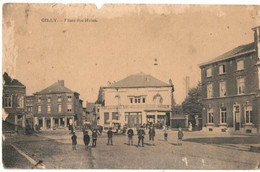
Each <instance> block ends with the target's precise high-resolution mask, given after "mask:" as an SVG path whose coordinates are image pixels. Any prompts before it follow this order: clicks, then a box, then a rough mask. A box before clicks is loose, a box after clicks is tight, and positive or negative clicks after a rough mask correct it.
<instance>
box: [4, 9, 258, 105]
mask: <svg viewBox="0 0 260 172" xmlns="http://www.w3.org/2000/svg"><path fill="white" fill-rule="evenodd" d="M258 9H259V7H257V6H188V5H160V6H156V5H150V6H149V5H139V6H138V5H128V6H127V5H123V6H122V5H121V6H119V5H105V6H103V7H102V8H101V10H97V9H96V8H95V7H94V6H92V5H70V6H69V5H68V6H65V5H53V4H52V5H46V4H45V5H39V4H38V5H35V4H34V5H32V4H31V5H27V4H22V5H14V4H10V5H7V6H5V7H4V13H3V15H4V21H3V23H4V26H3V32H4V33H3V41H4V42H3V72H8V73H9V74H10V75H11V76H12V77H15V78H17V79H18V80H19V81H21V82H22V83H23V84H24V85H26V89H27V94H28V95H30V94H33V93H34V92H36V91H40V90H42V89H44V88H46V87H47V86H49V85H51V84H53V83H54V82H56V81H57V80H62V79H63V80H65V86H66V87H68V88H70V89H71V90H73V91H77V92H79V93H80V97H81V99H83V100H84V105H85V102H86V101H90V102H94V101H96V99H97V94H98V90H99V87H100V86H106V85H107V83H108V81H119V80H121V79H123V78H125V77H127V76H128V75H131V74H136V73H139V72H143V73H146V74H151V75H153V76H154V77H156V78H158V79H160V80H162V81H164V82H168V81H169V79H170V78H171V79H172V81H173V83H174V85H175V93H174V96H175V99H176V102H177V103H179V104H180V103H181V102H182V101H183V99H184V98H185V94H186V91H185V77H186V76H189V77H190V86H191V87H194V86H196V84H197V83H198V82H199V81H200V75H201V74H200V69H199V67H198V64H200V63H202V62H206V61H208V60H211V59H213V58H215V57H217V56H219V55H221V54H222V53H224V52H226V51H228V50H231V49H232V48H235V47H236V46H239V45H242V44H247V43H250V42H252V41H253V31H252V30H251V28H253V27H255V26H257V25H259V21H260V20H259V14H258V13H257V11H258ZM42 18H56V19H57V20H58V22H42V21H41V20H42ZM65 18H67V19H78V18H79V19H85V18H88V19H93V20H94V19H95V20H97V22H70V23H68V22H64V19H65ZM155 58H156V59H157V62H158V65H157V66H154V59H155Z"/></svg>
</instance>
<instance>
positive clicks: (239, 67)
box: [237, 60, 244, 71]
mask: <svg viewBox="0 0 260 172" xmlns="http://www.w3.org/2000/svg"><path fill="white" fill-rule="evenodd" d="M243 69H244V60H238V61H237V70H238V71H239V70H243Z"/></svg>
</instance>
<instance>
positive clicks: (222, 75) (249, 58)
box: [200, 27, 260, 133]
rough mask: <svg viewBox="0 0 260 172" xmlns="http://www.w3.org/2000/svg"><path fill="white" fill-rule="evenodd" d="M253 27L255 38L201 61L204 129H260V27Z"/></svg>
mask: <svg viewBox="0 0 260 172" xmlns="http://www.w3.org/2000/svg"><path fill="white" fill-rule="evenodd" d="M253 31H254V42H252V43H250V44H246V45H241V46H239V47H237V48H235V49H233V50H231V51H229V52H227V53H225V54H223V55H221V56H219V57H217V58H215V59H213V60H212V61H209V62H206V63H203V64H201V65H200V68H201V80H202V96H203V100H202V103H203V114H202V117H203V130H204V131H218V132H239V133H259V126H260V125H259V122H260V63H259V48H260V46H259V45H260V43H259V39H260V35H259V33H260V27H256V28H253Z"/></svg>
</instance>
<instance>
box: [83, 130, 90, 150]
mask: <svg viewBox="0 0 260 172" xmlns="http://www.w3.org/2000/svg"><path fill="white" fill-rule="evenodd" d="M83 141H84V144H85V150H88V144H89V141H90V137H89V135H88V131H85V134H84V138H83Z"/></svg>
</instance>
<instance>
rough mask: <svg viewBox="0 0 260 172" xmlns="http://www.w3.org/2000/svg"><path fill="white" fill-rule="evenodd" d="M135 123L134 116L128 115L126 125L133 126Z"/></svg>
mask: <svg viewBox="0 0 260 172" xmlns="http://www.w3.org/2000/svg"><path fill="white" fill-rule="evenodd" d="M134 124H135V116H129V117H128V127H129V128H133V127H134Z"/></svg>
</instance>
